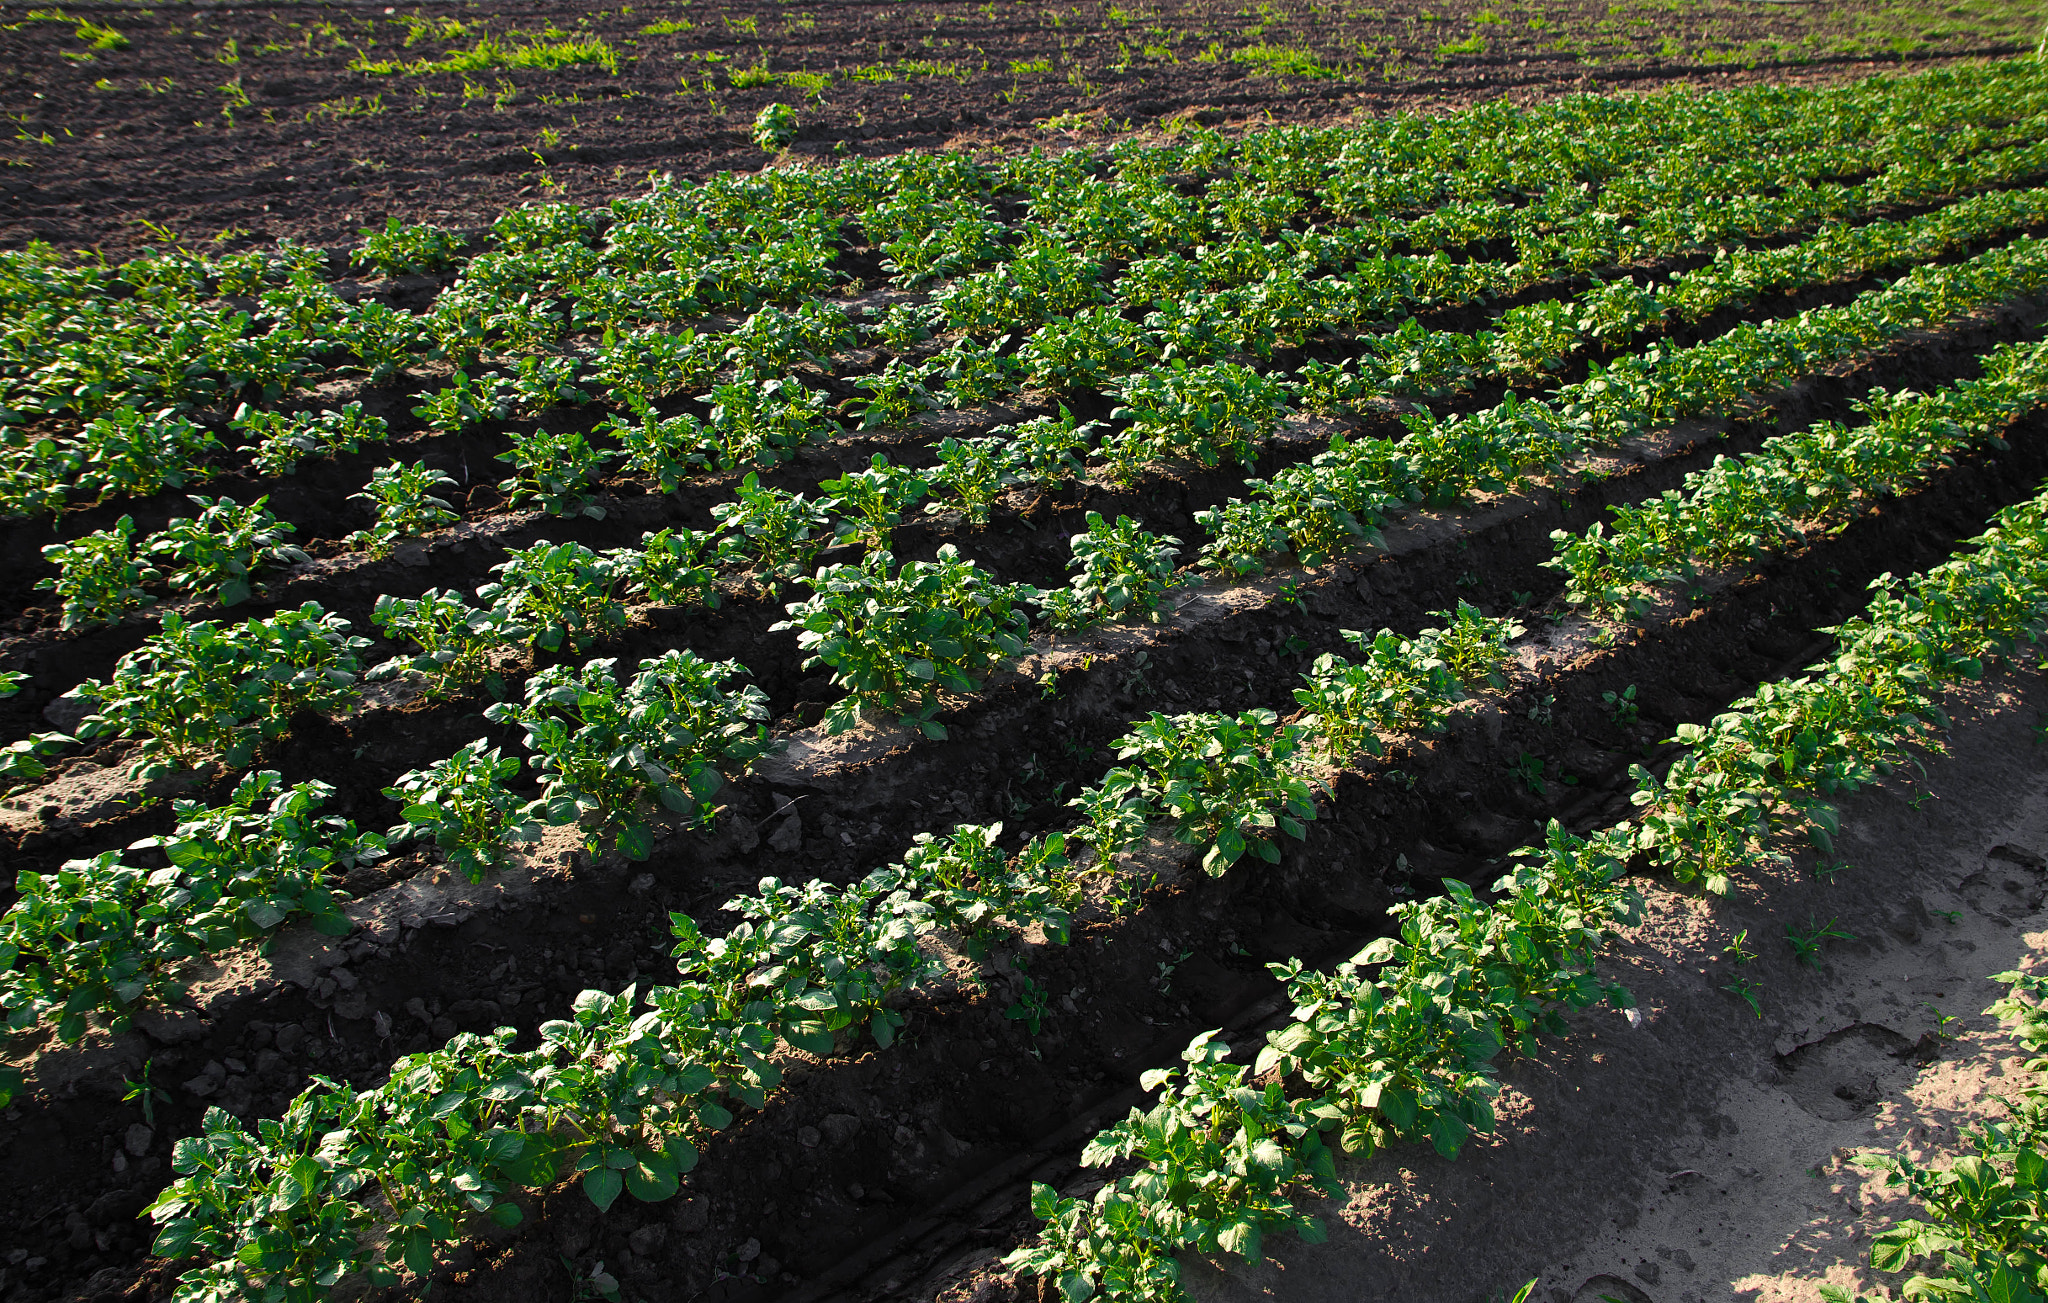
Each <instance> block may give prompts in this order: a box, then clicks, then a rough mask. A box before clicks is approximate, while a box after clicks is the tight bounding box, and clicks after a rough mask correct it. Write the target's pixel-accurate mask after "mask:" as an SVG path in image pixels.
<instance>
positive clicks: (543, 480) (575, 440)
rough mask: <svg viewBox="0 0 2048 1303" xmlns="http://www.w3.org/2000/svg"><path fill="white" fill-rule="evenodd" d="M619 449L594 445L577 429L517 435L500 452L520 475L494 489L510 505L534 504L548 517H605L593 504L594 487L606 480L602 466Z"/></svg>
mask: <svg viewBox="0 0 2048 1303" xmlns="http://www.w3.org/2000/svg"><path fill="white" fill-rule="evenodd" d="M619 455H620V454H619V452H618V450H617V449H613V448H593V447H591V445H590V441H589V440H588V439H586V438H584V437H583V435H582V434H581V433H578V432H576V431H568V432H564V433H556V432H553V431H549V430H536V431H535V432H533V433H532V434H515V435H513V436H512V446H511V447H510V448H509V449H507V450H506V451H504V452H501V453H499V454H498V460H499V461H502V462H509V463H510V464H511V465H512V466H514V467H516V468H517V470H518V474H516V475H513V476H512V477H510V478H509V479H506V480H503V481H501V482H500V483H499V485H498V492H500V493H502V494H504V495H505V500H506V501H507V502H508V503H509V504H510V505H512V506H515V507H517V506H521V505H523V504H525V503H529V502H534V503H538V504H539V505H540V508H541V510H543V511H545V512H547V513H548V514H549V515H551V516H588V517H589V518H590V519H592V520H603V519H604V515H605V512H604V508H603V507H600V506H598V505H597V501H596V497H597V495H596V493H595V491H594V490H595V489H596V487H597V484H598V482H599V481H600V480H601V479H603V478H604V468H605V464H606V463H607V462H610V461H612V460H614V459H615V458H617V457H618V456H619Z"/></svg>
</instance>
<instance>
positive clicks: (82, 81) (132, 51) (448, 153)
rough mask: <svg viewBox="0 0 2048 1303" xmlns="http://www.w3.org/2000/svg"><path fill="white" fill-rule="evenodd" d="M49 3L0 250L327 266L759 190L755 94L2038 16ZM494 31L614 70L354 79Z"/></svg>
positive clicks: (1877, 48) (30, 43)
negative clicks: (506, 223) (286, 249)
mask: <svg viewBox="0 0 2048 1303" xmlns="http://www.w3.org/2000/svg"><path fill="white" fill-rule="evenodd" d="M48 12H50V11H48V10H31V9H30V8H29V7H28V6H26V5H14V4H9V5H6V6H4V7H0V24H5V25H6V26H5V27H4V28H0V54H4V62H0V112H5V113H6V114H7V115H8V116H9V119H10V121H12V122H13V123H15V124H16V126H17V132H16V136H15V139H14V140H13V141H12V142H11V143H10V144H8V145H7V146H5V147H4V151H0V158H4V160H5V162H6V164H7V165H6V166H5V167H4V168H0V246H18V245H20V244H22V243H25V242H27V241H29V240H32V239H40V240H47V241H50V242H52V243H55V244H58V245H61V246H68V247H88V246H97V247H99V248H101V249H103V250H105V251H106V252H107V253H108V254H109V255H110V256H114V255H126V254H128V253H131V252H133V251H134V250H136V249H137V248H140V247H143V246H151V245H155V246H161V245H162V244H163V242H164V241H165V240H166V239H167V238H171V237H172V236H173V235H175V236H176V237H179V238H182V239H184V240H185V241H187V242H189V243H192V244H194V245H206V246H208V247H214V248H220V249H224V250H234V249H239V248H243V247H247V246H250V245H253V244H256V243H262V242H267V241H269V240H273V239H276V238H278V237H280V236H292V237H295V238H299V239H303V240H309V241H312V242H315V243H321V244H328V245H335V244H347V243H351V242H352V241H353V240H354V239H355V233H356V231H357V229H358V228H359V227H361V226H363V225H366V224H373V223H374V224H381V223H382V221H383V220H384V218H385V217H387V216H393V215H395V216H399V217H402V218H405V219H407V220H431V221H437V222H440V223H442V224H443V225H450V226H455V227H458V228H475V227H479V226H482V225H486V224H488V222H489V221H490V219H491V218H492V217H493V216H495V214H496V212H497V211H498V210H500V209H502V208H505V207H509V206H512V205H515V204H517V203H519V202H522V201H526V200H541V199H548V198H557V197H559V198H567V199H572V200H576V201H579V202H585V203H600V202H604V201H606V200H609V199H611V198H613V197H616V196H618V195H620V194H622V193H625V192H628V191H630V190H633V189H635V188H637V187H638V186H639V185H640V184H641V182H642V181H643V180H644V178H645V177H646V176H647V174H648V173H650V172H664V171H670V172H675V173H677V174H678V175H688V176H699V175H703V174H706V173H709V172H713V171H717V170H720V169H727V168H737V169H742V170H746V169H752V168H755V167H758V166H760V165H761V164H762V163H763V162H764V161H766V156H765V155H764V154H763V153H762V152H761V151H760V150H759V149H758V148H757V147H755V146H754V145H753V143H752V142H751V140H750V130H751V127H752V124H753V120H754V116H755V114H756V113H757V112H758V111H759V110H760V109H761V108H762V107H763V106H764V105H766V104H768V103H770V102H783V103H787V104H790V105H792V106H794V107H796V108H797V109H798V111H799V115H800V118H801V123H802V126H801V132H800V135H799V137H798V140H797V142H796V144H795V146H794V150H793V152H794V154H795V155H796V156H797V157H830V156H832V155H834V154H836V153H843V152H852V153H889V152H896V151H899V150H903V149H908V148H924V147H935V146H945V147H948V148H955V149H986V148H1018V147H1029V146H1034V145H1046V146H1051V147H1055V148H1058V147H1065V146H1067V145H1070V144H1073V143H1076V142H1086V141H1088V140H1089V139H1091V138H1093V137H1095V136H1096V135H1097V133H1099V132H1101V131H1104V130H1114V131H1125V130H1132V129H1143V128H1147V127H1155V126H1158V125H1161V124H1165V123H1170V122H1171V121H1172V120H1174V119H1176V118H1180V117H1189V116H1191V117H1192V118H1193V119H1194V120H1196V121H1199V122H1202V123H1204V124H1211V125H1232V124H1237V125H1249V124H1253V123H1261V124H1263V123H1266V122H1270V121H1290V122H1325V121H1343V120H1350V119H1352V118H1354V117H1355V116H1358V115H1367V116H1372V115H1379V114H1385V113H1390V112H1397V111H1405V110H1419V109H1435V108H1442V107H1447V106H1454V105H1460V104H1466V103H1470V102H1473V101H1475V100H1480V99H1487V98H1493V97H1497V96H1503V95H1507V96H1516V97H1524V98H1526V97H1537V96H1545V95H1552V94H1556V93H1559V92H1562V91H1572V90H1585V89H1598V88H1611V87H1657V86H1663V85H1670V84H1674V83H1681V82H1683V83H1691V84H1701V85H1728V84H1733V83H1736V82H1742V81H1750V80H1758V79H1769V80H1774V81H1809V80H1836V79H1840V78H1843V77H1851V76H1859V75H1865V74H1868V73H1870V72H1873V71H1878V70H1881V69H1886V68H1896V67H1897V66H1898V65H1899V64H1900V63H1901V62H1925V61H1930V60H1933V61H1939V60H1944V59H1953V58H1958V57H1974V56H1983V55H1992V54H2006V53H2013V52H2016V51H2019V50H2022V49H2027V48H2031V46H2032V44H2033V42H2034V40H2035V39H2036V37H2037V36H2038V26H2039V16H2038V14H2037V13H2035V12H2034V10H2033V9H2032V7H2031V6H2029V5H2027V4H2025V3H2021V2H2020V0H1970V2H1969V3H1964V4H1958V5H1951V6H1934V5H1927V6H1926V7H1925V11H1924V12H1922V11H1921V10H1920V8H1919V7H1916V6H1914V5H1880V4H1878V3H1876V2H1875V0H1858V2H1857V3H1849V4H1841V5H1830V6H1827V7H1825V8H1822V7H1818V6H1806V5H1788V4H1756V3H1750V2H1749V0H1700V2H1698V3H1689V4H1687V5H1684V6H1682V7H1674V6H1668V5H1660V4H1655V3H1651V2H1650V0H1629V2H1627V3H1623V4H1617V5H1609V4H1607V3H1605V2H1604V0H1600V2H1597V3H1596V2H1594V0H1521V2H1518V3H1513V4H1482V3H1477V2H1476V0H1453V2H1450V3H1433V4H1430V5H1428V6H1420V5H1416V4H1411V3H1405V2H1404V3H1397V4H1392V5H1388V6H1383V7H1374V8H1365V7H1354V8H1342V9H1331V8H1324V7H1321V6H1318V5H1315V4H1313V3H1303V2H1300V0H1295V2H1291V3H1287V4H1278V3H1261V4H1258V5H1256V6H1246V7H1242V8H1230V7H1226V6H1222V5H1218V4H1214V3H1204V2H1202V0H1194V2H1187V0H1160V2H1159V3H1152V4H1146V5H1141V6H1132V7H1130V8H1123V7H1118V6H1114V5H1110V6H1105V5H1101V4H1098V3H1094V2H1093V0H1090V2H1087V3H1082V4H1078V5H1043V6H1041V5H1037V4H1024V3H1006V4H1005V5H1004V6H1003V7H1002V8H1001V9H998V8H997V7H996V6H995V5H993V4H981V5H977V4H973V3H969V2H968V0H955V2H954V3H943V4H903V5H884V4H842V5H831V6H819V7H816V8H806V7H802V6H797V5H787V4H781V3H752V4H750V3H727V4H719V5H715V6H713V5H689V4H658V5H640V6H621V7H620V8H617V9H608V10H598V9H595V8H593V7H590V6H581V5H563V4H555V3H539V4H534V5H519V6H506V7H499V6H484V5H465V6H464V7H463V8H462V9H461V10H459V11H453V10H447V9H444V8H443V7H441V6H438V5H431V4H429V5H399V6H381V5H377V4H348V5H341V4H329V5H267V6H247V7H240V6H238V7H233V8H229V7H226V6H215V5H211V4H208V5H201V6H197V7H194V6H191V5H187V4H173V5H159V6H149V7H134V6H128V5H111V4H88V5H85V6H82V7H81V6H74V7H72V8H70V9H67V10H66V11H65V12H67V13H72V14H75V15H77V16H78V17H80V18H88V19H92V20H93V21H95V22H98V23H102V24H104V25H106V26H109V27H111V28H112V29H114V31H116V32H117V33H118V34H119V37H120V38H122V39H125V41H126V45H125V46H124V47H122V48H100V47H98V46H96V45H95V43H94V42H95V41H96V40H100V41H106V40H108V39H109V38H104V37H99V36H97V35H96V34H95V33H92V32H82V31H81V30H80V29H78V28H77V27H76V26H75V24H74V23H73V22H70V21H58V20H52V19H47V18H37V17H35V16H34V15H35V14H38V13H42V14H47V13H48ZM450 22H452V23H455V24H457V26H456V27H455V28H448V27H446V26H443V24H446V23H450ZM665 28H673V29H674V30H662V29H665ZM486 39H490V40H496V41H498V42H499V43H500V44H501V46H502V47H508V48H520V47H522V46H525V45H528V44H531V43H534V42H542V43H545V42H548V41H552V40H561V39H578V40H592V41H601V42H603V43H604V47H605V49H606V50H607V51H608V52H609V53H608V58H609V60H610V65H611V66H609V67H607V66H603V65H599V64H591V63H571V64H568V65H566V66H562V67H558V68H553V69H531V68H507V67H502V66H478V67H476V68H474V69H472V70H469V71H423V72H414V71H385V72H380V71H365V70H363V69H366V68H375V67H377V66H379V65H386V64H395V65H400V66H405V67H409V66H412V65H416V64H419V63H421V62H423V61H424V62H433V61H445V60H446V59H448V58H449V56H450V55H451V54H457V53H461V52H464V51H469V52H472V53H473V52H474V51H475V50H476V49H477V46H478V44H479V42H481V41H484V40H486ZM484 62H485V63H489V60H488V59H486V60H484ZM498 62H499V63H502V62H503V59H502V58H500V59H499V60H498ZM736 76H737V84H736V82H735V78H736ZM764 78H766V79H767V80H766V82H765V84H761V83H762V79H764ZM805 78H815V79H818V80H816V81H811V82H807V81H805V80H804V79H805ZM813 91H815V93H812V92H813Z"/></svg>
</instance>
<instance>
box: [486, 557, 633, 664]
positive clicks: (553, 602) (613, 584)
mask: <svg viewBox="0 0 2048 1303" xmlns="http://www.w3.org/2000/svg"><path fill="white" fill-rule="evenodd" d="M491 573H492V574H494V575H496V576H498V577H497V579H495V580H493V581H492V582H491V583H488V584H485V585H484V586H483V587H481V588H479V589H477V590H476V593H477V597H478V598H480V599H481V600H483V601H485V602H488V603H489V604H490V610H491V611H492V613H493V615H494V616H495V618H496V619H498V620H499V621H501V622H502V623H503V626H504V627H505V628H507V629H511V628H517V629H519V630H522V631H523V633H524V636H525V638H526V640H527V642H528V644H529V645H531V646H534V647H538V648H539V649H540V650H542V651H547V652H554V651H560V650H562V649H563V648H565V647H566V648H568V649H569V650H571V651H576V652H582V651H587V650H589V649H590V647H591V646H592V645H593V644H594V643H596V642H597V641H598V639H600V638H602V637H604V636H605V635H606V634H608V633H610V632H612V631H613V630H615V629H623V628H625V627H626V607H625V602H624V596H625V592H624V590H625V586H626V583H627V582H628V580H629V579H630V578H631V567H630V566H629V565H628V564H626V563H623V562H621V561H620V559H619V558H618V557H617V556H616V555H612V554H607V555H602V556H601V555H599V554H598V553H596V552H593V551H591V550H590V549H589V548H587V547H585V546H583V545H582V544H581V543H550V542H548V541H547V540H546V539H542V540H540V541H539V542H537V543H535V544H534V545H533V546H531V547H528V548H524V549H521V550H518V551H512V552H509V553H508V554H507V556H506V559H505V560H504V561H502V562H500V563H499V564H497V565H495V566H492V567H491Z"/></svg>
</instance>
